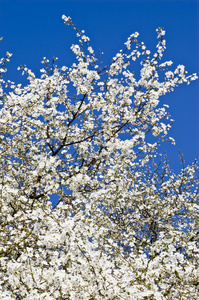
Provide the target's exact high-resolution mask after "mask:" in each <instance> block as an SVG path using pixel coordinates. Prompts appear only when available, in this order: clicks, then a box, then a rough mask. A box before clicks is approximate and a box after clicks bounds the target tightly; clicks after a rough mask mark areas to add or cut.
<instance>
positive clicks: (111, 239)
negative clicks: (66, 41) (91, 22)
mask: <svg viewBox="0 0 199 300" xmlns="http://www.w3.org/2000/svg"><path fill="white" fill-rule="evenodd" d="M63 20H64V22H65V24H66V25H70V26H72V27H73V28H74V30H75V32H76V35H77V38H78V43H77V44H73V45H72V46H71V49H72V51H73V52H74V54H75V56H76V61H75V62H74V63H73V64H72V65H71V66H70V67H66V66H62V67H58V66H57V63H56V61H57V58H55V57H53V59H52V62H51V63H49V61H48V59H47V58H43V60H42V64H43V68H42V69H41V76H40V77H38V78H37V77H36V76H35V74H34V73H33V72H32V71H31V70H30V69H28V68H27V67H26V66H21V67H19V69H21V70H22V73H23V74H25V75H26V77H27V80H28V82H27V84H25V85H22V84H15V83H13V82H11V81H9V80H8V81H7V80H4V77H3V76H4V73H5V72H6V71H7V70H6V65H7V62H8V61H9V60H10V57H11V54H10V53H8V52H7V53H6V57H5V58H2V59H1V61H0V63H1V68H0V75H1V78H0V84H1V85H0V153H1V155H0V172H1V176H0V187H1V188H0V193H1V194H0V223H1V227H0V270H1V272H0V282H1V285H0V296H1V299H48V300H50V299H60V300H61V299H71V300H72V299H73V300H76V299H84V300H86V299H88V300H97V299H125V300H127V299H129V300H131V299H198V297H199V285H198V279H199V272H198V264H199V261H198V257H199V256H198V252H199V251H198V243H199V236H198V235H199V221H198V208H199V206H198V199H199V196H198V189H199V188H198V183H199V180H198V177H197V170H198V164H197V161H195V162H193V164H191V165H189V166H185V163H184V160H183V156H182V155H181V162H182V170H181V172H180V173H179V174H175V173H174V172H173V171H172V170H171V169H170V166H169V163H168V161H167V157H166V154H163V155H161V153H160V151H159V145H160V144H161V143H162V142H163V141H165V140H168V141H170V142H172V143H174V140H173V139H172V138H171V137H168V131H169V129H170V128H171V123H172V120H171V118H170V116H169V114H168V112H167V111H168V105H164V104H162V102H161V101H160V97H161V96H163V95H165V94H166V93H168V92H170V91H173V90H174V88H175V87H177V86H178V85H179V84H182V83H187V84H189V83H190V82H191V81H192V80H195V79H197V76H196V74H193V75H189V76H188V75H187V72H186V71H185V67H184V66H183V65H179V66H177V67H176V68H175V69H174V70H173V71H172V67H171V65H172V62H171V61H165V62H162V57H163V52H164V50H165V48H166V42H165V39H164V35H165V31H164V30H163V29H162V28H158V29H157V37H158V43H157V51H156V53H154V54H151V52H150V50H148V49H147V48H146V46H145V44H144V43H143V42H139V37H138V36H139V34H138V33H137V32H135V33H134V34H132V35H131V36H130V37H129V38H128V40H127V41H126V43H125V46H124V50H120V51H119V52H118V53H117V54H116V55H115V57H113V59H112V61H111V62H110V63H109V64H108V65H106V66H104V65H103V64H102V63H100V58H101V56H100V52H99V54H97V55H96V54H95V53H94V50H93V48H92V47H91V45H90V40H89V38H88V37H87V36H86V35H85V33H84V31H80V30H78V29H77V28H76V26H75V25H74V24H73V22H72V20H71V18H70V17H66V16H63ZM136 63H138V64H137V65H136V67H135V64H136ZM137 66H139V72H140V73H139V74H140V75H138V79H136V76H135V73H134V68H137ZM136 70H137V69H136ZM161 99H162V98H161ZM53 195H56V196H57V197H58V201H57V203H56V205H52V197H53Z"/></svg>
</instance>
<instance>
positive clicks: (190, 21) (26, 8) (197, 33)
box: [0, 0, 199, 169]
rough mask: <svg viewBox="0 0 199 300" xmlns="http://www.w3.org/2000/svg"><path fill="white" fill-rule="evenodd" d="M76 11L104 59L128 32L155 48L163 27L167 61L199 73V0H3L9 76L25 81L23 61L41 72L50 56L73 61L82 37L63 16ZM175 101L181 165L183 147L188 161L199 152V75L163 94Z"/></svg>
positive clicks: (172, 155) (0, 20)
mask: <svg viewBox="0 0 199 300" xmlns="http://www.w3.org/2000/svg"><path fill="white" fill-rule="evenodd" d="M62 14H65V15H67V16H71V17H72V20H73V22H74V23H75V24H76V25H77V27H78V28H79V29H84V30H85V31H86V34H87V35H88V36H89V37H90V38H91V45H93V47H94V49H95V50H96V51H98V49H99V48H100V49H101V50H102V51H103V52H104V55H103V60H104V62H108V61H109V60H110V59H111V57H112V56H113V55H114V54H115V53H116V52H117V51H118V50H120V49H121V48H122V47H123V43H124V42H125V41H126V39H127V37H128V36H129V35H130V34H131V33H133V32H135V31H138V32H139V33H140V40H142V41H144V42H145V44H146V46H147V48H148V49H150V50H153V49H155V45H156V41H157V40H156V31H155V29H156V28H157V27H164V29H165V30H166V40H167V49H166V52H165V56H164V58H163V60H172V61H173V62H174V65H175V66H176V65H178V64H183V65H185V67H186V69H187V71H188V72H189V73H198V74H199V58H198V57H199V1H192V0H188V1H180V0H179V1H175V0H173V1H161V0H159V1H150V0H148V1H146V0H145V1H142V0H140V1H138V0H137V1H130V0H129V1H128V0H126V1H125V0H124V1H122V0H118V1H117V0H115V1H114V0H112V1H111V0H104V1H103V0H101V1H100V0H97V1H95V0H90V1H84V0H83V1H77V0H71V1H67V0H66V1H64V0H62V1H61V0H57V1H53V0H46V1H44V0H35V1H30V0H26V1H25V0H24V1H20V0H16V1H11V0H5V1H3V0H0V37H3V38H4V40H3V41H2V42H1V43H0V56H1V57H3V56H4V55H5V52H6V51H9V52H11V53H13V57H12V58H11V63H10V64H9V68H8V69H9V72H8V76H9V79H11V80H13V81H15V82H17V83H19V82H21V81H22V78H21V75H20V72H18V71H17V70H16V69H17V66H19V65H24V64H25V65H27V67H29V68H31V69H32V70H33V71H34V72H35V73H36V75H39V69H40V68H41V64H40V62H41V60H42V58H43V57H44V56H46V57H47V58H48V59H51V58H52V56H56V57H58V58H59V60H58V65H60V66H61V65H67V66H69V65H71V64H72V62H73V61H74V56H73V55H72V53H71V51H70V49H69V48H70V46H71V44H72V43H74V42H75V41H76V37H75V34H74V32H73V30H72V29H71V28H69V27H68V26H65V25H64V23H63V21H62V19H61V16H62ZM161 101H162V103H166V104H169V105H170V109H169V111H170V113H171V115H172V118H173V119H174V120H175V123H174V124H173V128H172V130H171V131H170V135H171V136H172V137H174V138H175V140H176V146H170V145H167V144H165V145H164V148H165V149H166V150H167V151H168V157H169V161H170V164H171V166H172V168H174V169H178V167H177V166H178V165H179V162H177V161H176V160H177V156H178V150H181V151H182V153H183V154H184V158H185V162H186V163H191V162H192V161H193V160H194V158H195V157H196V156H199V80H197V81H195V82H192V84H190V85H189V86H187V85H185V84H184V85H183V86H180V87H178V88H177V89H176V90H175V92H173V93H169V94H167V95H166V96H165V97H162V98H161Z"/></svg>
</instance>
